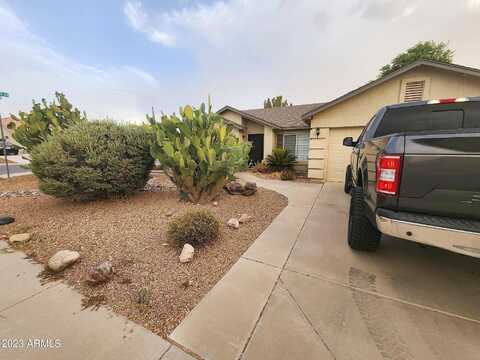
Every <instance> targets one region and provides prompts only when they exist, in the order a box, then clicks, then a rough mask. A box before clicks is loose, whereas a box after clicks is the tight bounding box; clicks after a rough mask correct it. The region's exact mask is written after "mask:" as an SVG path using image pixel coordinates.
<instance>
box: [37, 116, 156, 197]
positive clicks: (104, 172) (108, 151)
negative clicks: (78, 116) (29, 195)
mask: <svg viewBox="0 0 480 360" xmlns="http://www.w3.org/2000/svg"><path fill="white" fill-rule="evenodd" d="M31 156H32V161H31V163H30V167H31V169H32V172H33V174H34V175H35V176H37V177H38V179H39V188H40V190H41V191H42V192H44V193H46V194H49V195H53V196H56V197H60V198H69V199H73V200H92V199H96V198H108V197H111V196H114V195H127V194H130V193H132V192H134V191H136V190H138V189H141V188H143V187H144V186H145V184H146V182H147V181H148V178H149V173H150V170H151V168H152V166H153V158H152V156H151V155H150V146H149V135H148V132H147V131H146V129H145V128H144V127H141V126H136V125H119V124H116V123H113V122H110V121H95V122H82V123H79V124H77V125H74V126H71V127H69V128H68V129H66V130H64V131H62V132H60V133H57V134H55V135H53V136H51V137H49V138H48V139H47V141H45V142H43V143H41V144H39V145H37V146H35V147H34V148H33V150H32V152H31Z"/></svg>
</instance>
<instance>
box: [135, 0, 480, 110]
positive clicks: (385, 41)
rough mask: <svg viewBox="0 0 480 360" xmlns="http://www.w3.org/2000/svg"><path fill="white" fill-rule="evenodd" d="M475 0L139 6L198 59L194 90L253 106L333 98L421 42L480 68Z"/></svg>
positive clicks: (235, 0) (218, 100)
mask: <svg viewBox="0 0 480 360" xmlns="http://www.w3.org/2000/svg"><path fill="white" fill-rule="evenodd" d="M478 3H479V0H462V1H459V2H442V6H439V5H438V1H436V0H350V1H349V0H341V1H330V0H297V1H293V0H270V1H257V0H224V1H215V2H213V3H208V4H205V3H201V2H198V1H197V2H188V3H187V4H185V5H183V6H181V8H177V10H173V11H167V12H154V11H146V10H142V13H143V14H144V17H143V16H142V18H144V19H147V24H148V26H147V27H152V28H155V29H157V30H158V31H161V32H162V33H166V34H169V36H172V37H174V38H175V44H176V46H179V47H181V48H183V49H186V50H188V51H190V53H191V55H192V57H193V58H194V59H195V60H196V62H197V63H198V64H199V67H200V72H199V84H198V85H197V86H198V88H197V89H196V90H195V91H196V93H198V94H202V95H203V94H205V93H207V92H208V93H210V94H212V96H213V99H214V103H215V104H216V105H219V106H221V105H223V104H225V103H228V104H231V105H234V106H239V107H252V106H261V104H262V101H263V99H264V98H265V97H267V96H272V95H276V94H283V95H285V96H287V97H288V99H289V100H291V101H293V102H294V103H303V102H314V101H327V100H331V99H332V98H334V97H336V96H339V95H341V94H342V93H344V92H346V91H349V90H351V89H353V88H354V87H357V86H359V85H362V84H363V83H366V82H367V81H369V80H372V79H375V78H376V76H377V74H378V69H379V68H380V67H381V66H383V65H384V64H385V63H387V62H389V61H390V60H391V59H392V58H393V57H395V56H396V55H397V54H398V53H399V52H401V51H403V50H405V49H406V48H407V47H410V46H412V45H414V44H415V43H417V42H419V41H425V40H435V41H447V42H449V43H450V46H451V47H452V48H453V49H455V50H456V56H455V61H456V62H458V63H462V64H465V65H470V66H476V67H480V61H479V60H478V59H479V58H480V44H479V43H478V42H477V41H476V39H477V38H478V36H479V35H480V27H478V26H477V22H478V19H477V13H474V12H473V8H477V5H478ZM139 8H140V9H141V5H139ZM425 14H428V17H426V16H425Z"/></svg>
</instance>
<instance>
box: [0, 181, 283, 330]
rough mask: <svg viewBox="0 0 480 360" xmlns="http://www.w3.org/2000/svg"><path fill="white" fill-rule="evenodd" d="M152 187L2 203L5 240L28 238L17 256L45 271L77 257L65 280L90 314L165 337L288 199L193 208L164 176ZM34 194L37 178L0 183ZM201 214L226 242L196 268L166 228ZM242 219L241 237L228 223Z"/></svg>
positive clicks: (201, 257)
mask: <svg viewBox="0 0 480 360" xmlns="http://www.w3.org/2000/svg"><path fill="white" fill-rule="evenodd" d="M152 183H153V186H152V184H150V187H148V191H144V192H140V193H139V194H136V195H134V196H131V197H128V198H119V199H110V200H100V201H95V202H90V203H72V202H68V201H64V200H59V199H55V198H52V197H49V196H45V195H41V196H36V197H6V198H0V209H1V211H2V213H4V214H9V215H11V216H14V217H15V218H16V222H15V223H13V224H10V225H5V226H2V227H0V237H1V236H3V237H4V238H6V237H8V236H9V235H11V234H14V233H20V232H29V233H31V234H32V239H31V240H30V241H29V242H27V243H26V244H23V245H18V246H17V248H19V249H20V250H23V251H24V252H25V253H26V254H27V256H28V257H31V258H32V259H34V260H36V261H38V262H40V263H46V262H47V261H48V259H49V257H50V256H51V255H53V254H54V253H55V252H56V251H58V250H63V249H68V250H74V251H78V252H80V254H81V258H80V260H79V261H78V262H77V263H76V264H74V265H73V266H72V267H71V268H68V269H66V270H65V271H64V272H63V273H62V277H63V278H64V280H65V281H66V282H67V283H68V284H70V285H71V286H73V287H74V288H76V289H77V290H78V291H80V292H81V293H82V294H83V295H84V296H85V299H84V300H85V301H84V305H85V307H86V310H85V311H91V310H94V309H95V307H96V306H98V305H99V304H106V305H108V306H109V307H110V308H111V309H112V310H113V311H115V312H117V313H119V314H122V315H124V316H126V317H128V318H129V319H131V320H133V321H135V322H137V323H139V324H141V325H143V326H145V327H146V328H148V329H150V330H152V331H153V332H155V333H157V334H158V335H160V336H163V337H165V336H166V335H167V334H169V333H170V332H171V331H172V330H173V329H174V328H175V327H176V326H177V325H178V324H179V322H180V321H181V320H182V319H183V318H184V317H185V315H186V314H187V313H188V312H189V311H190V310H191V309H192V308H193V307H194V306H195V305H196V304H197V303H198V302H199V301H200V299H201V298H202V297H203V296H204V295H205V294H206V293H207V292H208V291H209V290H210V289H211V288H212V287H213V286H214V285H215V283H216V282H217V281H218V280H219V279H220V278H221V277H222V276H223V275H224V274H225V273H226V272H227V271H228V269H229V268H230V267H231V266H232V265H233V264H234V263H235V262H236V260H237V259H238V258H239V257H240V256H241V254H242V253H243V252H244V251H245V250H246V249H247V248H248V247H249V245H250V244H251V243H252V242H253V241H254V240H255V239H256V238H257V237H258V236H259V235H260V234H261V233H262V232H263V230H264V229H265V228H266V227H267V226H268V225H269V224H270V223H271V222H272V220H273V219H274V218H275V217H276V216H277V214H278V213H279V212H280V211H281V210H282V209H283V208H284V207H285V206H286V205H287V199H286V198H285V197H283V196H282V195H280V194H278V193H275V192H272V191H269V190H266V189H262V188H259V190H258V191H257V193H256V194H255V195H253V196H251V197H244V196H232V195H228V194H226V193H223V194H222V195H221V196H220V198H219V199H218V205H217V206H214V204H213V203H212V204H208V205H193V204H189V203H185V202H181V201H178V196H177V193H176V191H174V190H173V189H172V187H171V183H170V184H169V181H168V180H167V179H166V178H165V177H164V176H162V175H159V176H156V177H155V178H154V180H153V182H152ZM35 188H36V180H35V178H34V177H33V176H22V177H17V178H14V179H11V180H8V181H7V180H4V181H0V191H18V190H32V189H35ZM200 207H202V208H206V209H208V210H211V211H212V212H213V213H215V214H216V216H217V217H218V218H219V219H220V220H221V222H222V227H221V236H220V238H219V239H218V240H217V241H216V242H214V243H211V244H210V245H208V246H205V247H202V248H196V249H195V256H194V259H193V261H192V262H190V263H186V264H181V263H180V262H179V259H178V256H179V253H180V250H181V249H179V248H177V247H176V246H174V245H173V244H169V243H168V241H167V239H166V227H167V224H168V222H169V221H170V220H171V219H172V218H173V217H175V216H177V215H180V214H182V213H183V212H185V211H187V210H188V209H192V208H200ZM242 213H246V214H248V215H250V216H252V220H250V221H249V222H247V223H245V224H242V225H240V228H239V229H232V228H229V227H227V226H226V223H227V221H228V220H229V219H230V218H231V217H238V216H239V215H240V214H242ZM104 261H111V262H112V264H113V267H114V270H115V275H114V277H113V279H112V280H110V281H109V282H107V283H105V284H101V285H97V286H91V285H88V284H87V283H86V282H85V279H86V277H87V274H88V271H89V270H90V269H91V268H92V267H94V266H95V265H97V264H99V263H101V262H104ZM47 280H48V276H47ZM226 306H228V304H226ZM88 309H89V310H88ZM39 310H40V309H39Z"/></svg>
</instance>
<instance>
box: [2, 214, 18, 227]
mask: <svg viewBox="0 0 480 360" xmlns="http://www.w3.org/2000/svg"><path fill="white" fill-rule="evenodd" d="M14 221H15V219H14V218H13V217H11V216H0V225H7V224H11V223H13V222H14Z"/></svg>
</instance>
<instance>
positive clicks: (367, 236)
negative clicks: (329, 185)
mask: <svg viewBox="0 0 480 360" xmlns="http://www.w3.org/2000/svg"><path fill="white" fill-rule="evenodd" d="M351 194H352V197H351V199H350V213H349V218H348V245H349V246H350V247H351V248H352V249H354V250H363V251H374V250H377V248H378V245H379V244H380V238H381V236H382V234H381V233H380V231H378V230H377V228H376V227H375V226H373V225H372V223H371V222H370V220H369V219H368V218H367V216H366V214H365V210H366V209H365V207H366V206H365V201H364V198H363V189H362V187H360V186H356V187H354V188H353V189H352V191H351Z"/></svg>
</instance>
